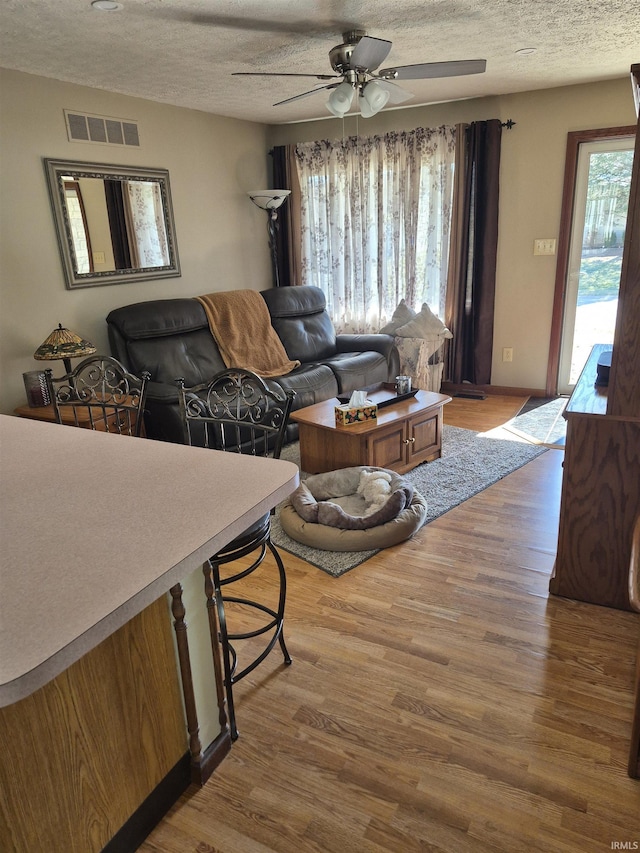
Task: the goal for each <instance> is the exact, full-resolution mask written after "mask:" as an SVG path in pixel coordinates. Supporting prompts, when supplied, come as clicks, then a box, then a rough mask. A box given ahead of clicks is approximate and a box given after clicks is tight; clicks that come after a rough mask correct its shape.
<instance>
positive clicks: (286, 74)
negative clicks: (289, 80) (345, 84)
mask: <svg viewBox="0 0 640 853" xmlns="http://www.w3.org/2000/svg"><path fill="white" fill-rule="evenodd" d="M231 76H232V77H315V79H316V80H335V79H336V77H337V76H338V75H337V74H296V73H294V72H289V71H232V72H231Z"/></svg>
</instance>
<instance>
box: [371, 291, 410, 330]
mask: <svg viewBox="0 0 640 853" xmlns="http://www.w3.org/2000/svg"><path fill="white" fill-rule="evenodd" d="M415 316H416V312H415V311H414V310H413V308H409V306H408V305H407V303H406V302H405V301H404V299H401V300H400V302H399V303H398V307H397V308H396V310H395V311H394V312H393V317H392V318H391V320H389V322H388V323H387V325H386V326H383V327H382V328H381V329H380V331H379V332H378V334H379V335H395V334H396V329H399V328H400V326H404V325H405V323H408V322H409V321H410V320H413V318H414V317H415Z"/></svg>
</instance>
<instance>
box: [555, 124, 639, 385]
mask: <svg viewBox="0 0 640 853" xmlns="http://www.w3.org/2000/svg"><path fill="white" fill-rule="evenodd" d="M635 132H636V128H635V126H633V125H632V126H626V127H605V128H598V129H595V130H576V131H571V132H569V133H568V134H567V151H566V156H565V169H564V184H563V191H562V207H561V212H560V232H559V234H558V255H557V262H556V279H555V291H554V296H553V314H552V318H551V335H550V340H549V360H548V363H547V384H546V395H547V396H548V397H554V396H556V394H557V393H558V372H559V369H560V347H561V343H562V329H563V318H564V312H565V301H566V289H567V275H568V272H569V248H570V243H571V228H572V223H573V214H574V207H575V191H576V178H577V167H578V152H579V148H580V145H581V144H582V143H584V142H606V141H608V140H612V139H618V138H620V137H624V136H628V137H630V138H631V144H632V145H633V139H634V137H635Z"/></svg>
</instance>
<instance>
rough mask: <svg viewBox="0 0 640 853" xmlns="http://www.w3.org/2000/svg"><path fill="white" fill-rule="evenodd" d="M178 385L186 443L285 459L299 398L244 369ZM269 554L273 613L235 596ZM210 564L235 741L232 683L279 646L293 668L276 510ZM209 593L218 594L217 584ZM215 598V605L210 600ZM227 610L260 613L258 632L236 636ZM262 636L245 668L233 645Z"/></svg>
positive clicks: (214, 628)
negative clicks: (274, 577)
mask: <svg viewBox="0 0 640 853" xmlns="http://www.w3.org/2000/svg"><path fill="white" fill-rule="evenodd" d="M176 383H177V385H178V388H179V400H180V411H181V415H182V423H183V428H184V437H185V443H186V444H189V445H195V446H199V447H209V448H212V449H215V450H223V451H231V452H236V453H246V454H251V455H253V456H265V457H271V458H273V459H277V458H279V456H280V451H281V450H282V445H283V442H284V434H285V430H286V427H287V422H288V418H289V413H290V411H291V406H292V403H293V398H294V396H295V392H293V391H286V392H285V391H282V389H280V388H279V387H278V386H276V385H275V383H273V385H272V387H270V386H268V385H267V384H266V382H264V381H263V380H262V379H261V378H260V377H259V376H257V375H256V374H255V373H252V372H251V371H249V370H243V369H240V368H229V369H228V370H224V371H222V372H221V373H218V374H216V376H214V377H213V379H211V380H210V381H209V382H208V383H206V384H203V385H197V386H194V387H191V388H187V387H185V384H184V380H183V379H177V380H176ZM268 551H269V552H270V553H271V554H272V555H273V558H274V560H275V562H276V566H277V568H278V590H277V604H275V605H274V606H273V607H272V606H269V605H267V604H264V603H262V602H259V601H255V600H254V599H252V598H247V597H246V596H245V595H234V594H232V593H231V592H230V591H229V590H230V587H231V586H232V585H233V584H234V583H237V582H239V581H242V580H244V579H245V578H248V577H249V576H250V575H252V574H253V573H254V572H255V571H256V570H257V569H258V568H259V567H260V565H261V564H262V562H263V561H264V558H265V556H266V555H267V552H268ZM254 552H257V554H256V556H255V559H254V560H253V562H252V563H251V565H249V566H248V568H242V569H240V570H238V571H232V572H231V574H223V573H222V572H221V569H222V568H223V567H225V566H227V565H228V564H231V563H233V562H235V561H237V560H243V559H244V558H246V557H249V555H251V554H253V553H254ZM208 566H209V568H210V572H211V579H212V594H211V593H210V592H209V593H208V594H207V595H208V599H209V601H208V605H209V607H210V608H211V606H212V604H214V603H215V610H216V613H217V617H218V626H217V628H218V630H219V634H220V648H221V650H222V662H223V668H224V685H225V692H226V699H227V713H228V717H229V729H230V734H231V739H232V740H236V739H237V737H238V728H237V725H236V714H235V705H234V700H233V685H234V684H236V683H237V682H238V681H240V680H241V679H242V678H244V677H245V676H246V675H248V674H249V673H250V672H252V671H253V670H254V669H255V668H256V667H257V666H259V664H260V663H262V661H263V660H264V659H265V658H266V657H267V655H268V654H269V653H270V652H271V650H272V649H273V648H274V646H275V645H276V643H279V644H280V649H281V651H282V655H283V657H284V662H285V664H290V663H291V657H290V655H289V652H288V651H287V646H286V644H285V640H284V634H283V625H284V610H285V602H286V594H287V579H286V574H285V569H284V564H283V562H282V559H281V557H280V554H279V553H278V551H277V549H276V547H275V546H274V545H273V543H272V542H271V512H269V513H267V514H266V515H264V516H262V518H260V519H259V520H258V521H257V522H255V524H253V525H252V526H251V527H250V528H249V529H248V530H245V531H244V533H242V534H241V535H240V536H238V537H236V539H234V540H233V541H232V542H230V543H229V544H228V545H226V546H225V547H224V548H223V549H222V550H221V551H219V552H218V553H217V554H214V555H213V556H212V557H211V558H210V559H209V561H208ZM205 577H206V566H205ZM206 587H207V585H206V584H205V588H206ZM209 588H210V589H211V585H210V586H209ZM212 597H213V599H214V601H212V600H211V598H212ZM227 604H233V605H238V606H240V607H245V608H249V609H250V611H252V612H254V613H257V614H259V616H260V620H261V621H260V624H259V626H258V627H257V628H255V629H252V630H245V631H242V630H236V631H234V630H231V629H230V626H229V624H228V623H229V620H228V616H227V609H226V605H227ZM210 629H211V632H212V637H211V640H212V646H213V648H214V654H215V647H216V646H217V636H216V626H215V625H214V624H211V622H210ZM262 635H265V636H266V637H267V638H268V639H267V643H266V645H265V646H264V648H263V649H262V651H261V652H260V653H259V654H258V655H256V656H255V657H253V659H252V660H251V661H250V662H249V663H247V664H246V665H244V666H243V667H242V668H241V669H239V668H238V654H237V652H236V649H235V646H234V643H235V642H236V641H241V640H252V639H254V638H256V637H260V636H262Z"/></svg>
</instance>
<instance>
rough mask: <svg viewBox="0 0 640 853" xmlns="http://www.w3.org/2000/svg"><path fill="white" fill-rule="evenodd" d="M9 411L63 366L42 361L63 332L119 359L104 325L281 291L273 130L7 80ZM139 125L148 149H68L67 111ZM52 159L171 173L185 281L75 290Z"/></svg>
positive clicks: (0, 324) (2, 304)
mask: <svg viewBox="0 0 640 853" xmlns="http://www.w3.org/2000/svg"><path fill="white" fill-rule="evenodd" d="M0 85H1V87H2V89H1V91H2V97H1V99H0V111H1V112H0V148H1V150H2V159H1V162H0V188H1V195H0V199H1V200H0V337H1V340H0V386H1V390H0V411H1V412H3V413H11V412H12V411H13V409H14V408H15V406H17V405H21V404H23V403H24V402H25V392H24V385H23V382H22V373H23V372H25V371H28V370H37V369H39V368H42V366H43V364H44V365H45V366H52V367H53V369H54V373H57V372H61V371H62V363H61V362H60V363H57V362H53V363H51V362H50V363H48V365H47V364H46V363H44V362H37V361H34V359H33V353H34V351H35V350H36V348H37V347H38V346H39V345H40V344H41V343H42V341H43V340H44V339H45V338H46V337H47V335H49V333H50V332H51V331H52V330H53V329H54V328H55V327H56V326H57V324H58V323H62V325H63V326H67V327H68V328H70V329H72V330H73V331H75V332H77V333H78V334H80V335H82V336H83V337H85V338H87V339H88V340H90V341H92V342H93V343H94V344H95V345H96V346H97V347H98V349H99V351H101V352H108V351H109V349H108V340H107V327H106V323H105V317H106V315H107V314H108V313H109V311H110V310H111V309H112V308H116V307H118V306H120V305H127V304H129V303H132V302H141V301H146V300H149V299H162V298H168V297H175V296H194V295H197V294H200V293H208V292H211V291H216V290H232V289H237V288H252V289H255V290H263V289H265V288H267V287H270V286H271V283H272V282H271V263H270V256H269V251H268V245H267V233H266V218H265V214H264V213H263V212H262V211H261V210H258V208H256V207H255V205H253V204H252V203H251V201H250V200H249V198H248V197H247V195H246V192H247V191H248V190H250V189H255V188H256V186H262V185H267V170H268V166H269V163H268V159H269V158H268V153H267V148H268V146H267V139H266V137H267V128H266V127H265V126H264V125H259V124H254V123H252V122H242V121H237V120H235V119H228V118H222V117H219V116H213V115H209V114H207V113H202V112H197V111H195V110H185V109H179V108H177V107H171V106H166V105H162V104H156V103H152V102H150V101H144V100H141V99H138V98H128V97H123V96H121V95H114V94H111V93H109V92H103V91H99V90H96V89H89V88H85V87H82V86H75V85H71V84H67V83H60V82H58V81H55V80H47V79H45V78H42V77H36V76H32V75H29V74H22V73H19V72H14V71H6V70H0ZM65 108H66V109H72V110H77V111H79V112H83V111H84V112H90V113H97V114H98V115H106V116H114V117H117V118H129V119H134V120H135V121H137V122H138V124H139V131H140V141H141V146H140V148H120V147H116V146H112V145H96V144H83V143H77V142H69V141H68V140H67V133H66V128H65V121H64V115H63V109H65ZM43 157H55V158H60V159H67V160H83V161H92V162H95V163H116V164H120V165H132V166H149V167H154V168H155V167H158V168H165V169H168V170H169V176H170V181H171V192H172V197H173V208H174V215H175V223H176V231H177V242H178V251H179V255H180V264H181V268H182V276H181V277H180V278H172V279H166V280H163V281H145V282H137V283H135V284H112V285H107V286H101V287H90V288H83V289H81V290H74V291H70V290H67V289H66V288H65V282H64V276H63V271H62V263H61V260H60V254H59V251H58V245H57V241H56V234H55V230H54V223H53V217H52V213H51V208H50V204H49V197H48V192H47V186H46V181H45V174H44V168H43V165H42V158H43Z"/></svg>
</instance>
